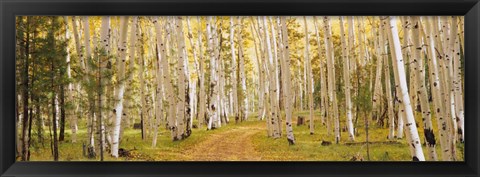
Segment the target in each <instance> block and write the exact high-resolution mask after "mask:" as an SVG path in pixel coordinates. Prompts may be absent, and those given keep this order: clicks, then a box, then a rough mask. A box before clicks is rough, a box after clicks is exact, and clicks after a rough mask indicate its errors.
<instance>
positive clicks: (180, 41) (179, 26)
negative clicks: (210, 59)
mask: <svg viewBox="0 0 480 177" xmlns="http://www.w3.org/2000/svg"><path fill="white" fill-rule="evenodd" d="M182 19H183V18H182V17H181V16H178V17H177V20H175V23H176V24H175V25H176V33H177V34H176V37H177V39H176V41H177V53H178V59H177V60H176V61H177V70H178V72H177V77H178V81H177V82H178V84H177V87H178V97H177V99H178V100H177V107H178V108H177V111H178V112H177V116H176V117H177V129H178V134H177V139H178V140H181V139H184V138H185V137H186V136H187V135H188V133H187V132H185V120H186V118H185V114H186V110H185V101H186V100H185V98H186V95H187V89H186V87H187V84H188V81H187V74H186V65H185V64H186V63H185V58H186V57H185V53H184V50H185V41H184V40H185V38H184V36H183V22H182Z"/></svg>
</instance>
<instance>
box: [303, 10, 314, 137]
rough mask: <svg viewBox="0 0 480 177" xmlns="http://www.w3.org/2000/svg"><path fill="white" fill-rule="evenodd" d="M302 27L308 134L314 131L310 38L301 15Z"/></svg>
mask: <svg viewBox="0 0 480 177" xmlns="http://www.w3.org/2000/svg"><path fill="white" fill-rule="evenodd" d="M303 22H304V28H305V59H304V60H305V63H306V65H305V66H306V68H305V70H306V73H307V74H306V79H307V93H308V107H309V110H310V124H309V127H310V135H313V133H314V120H313V75H312V66H311V64H312V61H311V59H310V51H309V49H310V39H309V34H308V24H307V17H305V16H303Z"/></svg>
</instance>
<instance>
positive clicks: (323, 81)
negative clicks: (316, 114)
mask: <svg viewBox="0 0 480 177" xmlns="http://www.w3.org/2000/svg"><path fill="white" fill-rule="evenodd" d="M313 22H314V25H315V34H316V35H315V36H316V39H317V46H318V54H319V56H321V54H323V55H325V51H324V50H323V51H322V49H321V47H320V45H321V43H320V32H319V30H318V24H317V17H316V16H314V17H313ZM323 65H324V63H323V62H322V58H320V65H319V70H320V73H319V74H320V100H321V101H320V111H321V113H322V124H323V125H325V123H326V122H325V115H326V113H327V110H326V108H327V104H328V103H327V102H326V101H327V99H326V98H327V87H326V79H325V73H324V69H323Z"/></svg>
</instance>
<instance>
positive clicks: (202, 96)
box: [197, 16, 209, 128]
mask: <svg viewBox="0 0 480 177" xmlns="http://www.w3.org/2000/svg"><path fill="white" fill-rule="evenodd" d="M197 23H199V27H198V41H197V45H198V46H199V47H198V48H199V51H200V52H199V53H200V57H199V68H200V69H199V82H200V92H199V95H200V98H199V100H198V101H199V103H198V104H199V108H198V109H199V110H198V124H199V125H198V127H200V128H201V127H202V126H203V125H204V124H205V123H204V121H205V108H206V107H207V105H206V93H205V72H204V70H203V69H204V57H203V50H202V31H201V20H200V17H198V16H197ZM207 40H209V39H207Z"/></svg>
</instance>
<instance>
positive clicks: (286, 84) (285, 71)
mask: <svg viewBox="0 0 480 177" xmlns="http://www.w3.org/2000/svg"><path fill="white" fill-rule="evenodd" d="M279 18H280V23H281V33H282V38H281V39H282V42H283V43H281V45H280V46H281V47H282V48H283V50H282V51H283V54H282V55H283V56H282V59H281V60H280V63H281V68H282V84H283V88H284V92H283V97H284V101H285V103H284V107H285V115H286V123H285V124H286V130H287V141H288V143H289V144H290V145H294V144H295V137H294V135H293V127H292V113H293V109H292V108H293V107H292V106H293V104H292V98H293V97H292V92H291V88H292V85H291V84H290V79H291V78H290V51H289V49H288V46H289V45H288V34H287V33H288V31H287V25H286V22H285V17H283V16H282V17H279Z"/></svg>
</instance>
